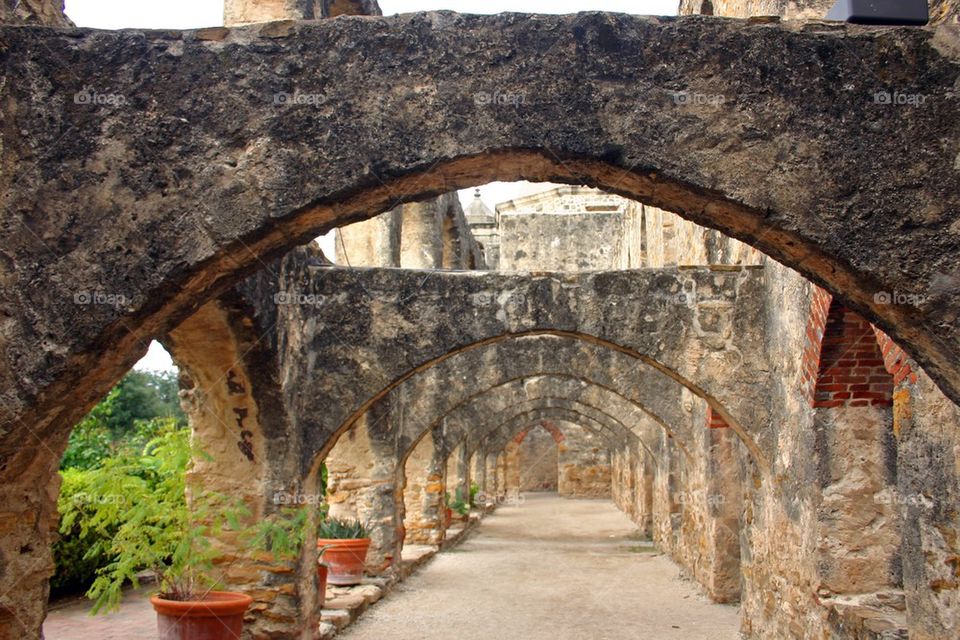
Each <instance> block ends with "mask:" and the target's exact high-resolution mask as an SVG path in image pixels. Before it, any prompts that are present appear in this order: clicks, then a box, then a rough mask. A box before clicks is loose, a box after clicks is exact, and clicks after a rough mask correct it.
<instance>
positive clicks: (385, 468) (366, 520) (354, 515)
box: [326, 412, 400, 575]
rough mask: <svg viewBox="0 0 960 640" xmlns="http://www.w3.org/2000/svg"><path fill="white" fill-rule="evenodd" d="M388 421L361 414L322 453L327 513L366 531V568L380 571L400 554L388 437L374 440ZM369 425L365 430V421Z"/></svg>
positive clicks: (394, 462)
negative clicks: (324, 466) (325, 469)
mask: <svg viewBox="0 0 960 640" xmlns="http://www.w3.org/2000/svg"><path fill="white" fill-rule="evenodd" d="M387 422H388V420H383V419H377V418H376V417H373V418H372V419H371V415H370V412H367V413H365V414H364V415H363V416H361V418H360V419H359V420H357V422H356V423H355V424H354V425H353V426H352V427H350V429H349V430H348V431H347V432H346V433H344V434H343V435H341V436H340V439H339V440H337V444H336V445H334V447H333V449H332V450H331V452H330V454H329V455H328V456H327V459H326V464H327V472H328V473H329V478H328V481H327V482H328V488H327V502H328V504H329V505H330V515H331V516H334V517H340V518H346V519H349V520H359V521H360V522H362V523H363V525H364V526H365V527H366V528H367V531H368V532H369V534H370V540H371V543H370V550H369V551H368V552H367V572H368V573H371V574H374V575H376V574H380V573H383V572H384V571H386V570H387V569H389V568H390V567H392V566H393V565H394V564H395V563H396V561H397V560H398V559H399V558H400V540H399V537H398V536H397V529H398V527H397V518H398V515H397V512H396V502H395V491H396V485H395V484H394V483H395V479H396V475H397V459H396V454H395V452H394V446H393V442H392V441H391V440H387V441H384V440H385V439H382V438H379V437H378V435H380V434H381V433H382V431H386V429H382V430H381V429H380V427H381V425H384V424H386V423H387ZM371 423H373V424H374V425H375V426H374V427H373V429H372V430H371V429H370V428H368V425H370V424H371Z"/></svg>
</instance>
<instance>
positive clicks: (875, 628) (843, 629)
mask: <svg viewBox="0 0 960 640" xmlns="http://www.w3.org/2000/svg"><path fill="white" fill-rule="evenodd" d="M823 604H824V606H826V607H827V610H828V615H827V620H828V622H829V624H830V627H831V628H832V629H833V630H834V631H835V632H836V633H838V634H841V635H842V637H844V638H851V639H853V640H907V638H908V637H909V635H908V632H907V619H906V613H905V603H904V602H903V592H898V591H891V592H883V593H867V594H856V595H850V596H836V597H834V598H827V599H824V600H823Z"/></svg>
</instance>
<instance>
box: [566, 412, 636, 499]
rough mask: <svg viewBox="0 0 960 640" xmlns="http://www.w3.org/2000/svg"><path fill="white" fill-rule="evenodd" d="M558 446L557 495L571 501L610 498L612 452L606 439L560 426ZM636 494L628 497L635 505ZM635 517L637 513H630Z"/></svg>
mask: <svg viewBox="0 0 960 640" xmlns="http://www.w3.org/2000/svg"><path fill="white" fill-rule="evenodd" d="M560 428H561V430H562V431H563V435H564V439H563V440H561V441H560V442H558V443H557V493H559V494H560V495H561V496H564V497H568V498H610V497H611V496H612V493H611V470H610V450H609V449H608V444H607V443H606V442H605V441H604V440H603V438H602V437H601V436H600V435H599V434H596V433H593V432H591V431H589V430H587V429H584V428H583V427H581V426H579V425H576V424H573V423H569V422H562V423H560ZM634 495H635V494H633V493H631V494H630V495H629V496H628V501H629V503H630V504H633V502H634V500H633V497H634ZM630 514H631V517H633V515H634V514H635V512H634V511H632V510H631V511H630Z"/></svg>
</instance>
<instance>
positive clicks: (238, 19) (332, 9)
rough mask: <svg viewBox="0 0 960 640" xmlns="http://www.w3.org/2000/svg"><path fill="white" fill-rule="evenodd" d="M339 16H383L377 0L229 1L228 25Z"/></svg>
mask: <svg viewBox="0 0 960 640" xmlns="http://www.w3.org/2000/svg"><path fill="white" fill-rule="evenodd" d="M339 15H359V16H379V15H383V14H382V12H381V11H380V6H379V5H378V4H377V1H376V0H225V1H224V3H223V23H224V24H225V25H226V26H228V27H233V26H238V25H243V24H252V23H255V22H272V21H274V20H316V19H318V18H333V17H336V16H339Z"/></svg>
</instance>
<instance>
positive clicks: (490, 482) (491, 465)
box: [483, 453, 500, 501]
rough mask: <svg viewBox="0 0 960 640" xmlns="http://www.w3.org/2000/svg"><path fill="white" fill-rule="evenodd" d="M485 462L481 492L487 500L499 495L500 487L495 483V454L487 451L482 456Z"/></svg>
mask: <svg viewBox="0 0 960 640" xmlns="http://www.w3.org/2000/svg"><path fill="white" fill-rule="evenodd" d="M484 460H485V462H486V468H487V470H486V473H485V474H484V480H485V483H484V486H483V493H484V494H486V496H487V500H488V501H489V500H495V499H496V497H497V496H498V495H499V491H500V487H499V486H498V485H497V454H495V453H487V454H486V456H485V457H484Z"/></svg>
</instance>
